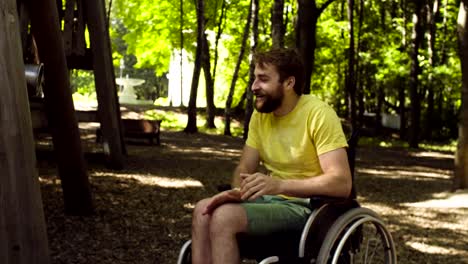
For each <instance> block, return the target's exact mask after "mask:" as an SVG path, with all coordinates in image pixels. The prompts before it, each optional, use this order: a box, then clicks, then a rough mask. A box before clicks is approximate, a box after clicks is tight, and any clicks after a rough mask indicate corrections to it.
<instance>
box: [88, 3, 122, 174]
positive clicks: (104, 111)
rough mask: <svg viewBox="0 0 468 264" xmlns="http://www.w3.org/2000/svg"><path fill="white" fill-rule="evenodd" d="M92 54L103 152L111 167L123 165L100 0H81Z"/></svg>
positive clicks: (113, 85)
mask: <svg viewBox="0 0 468 264" xmlns="http://www.w3.org/2000/svg"><path fill="white" fill-rule="evenodd" d="M83 4H84V8H85V14H86V17H87V24H88V29H89V34H90V42H91V49H92V51H93V68H94V82H95V84H96V94H97V99H98V115H99V120H100V122H101V129H102V134H103V139H104V141H103V144H104V152H105V154H106V156H107V158H108V162H109V165H110V166H111V167H112V168H115V169H120V168H123V165H124V153H125V144H124V143H123V142H124V141H123V134H122V123H121V115H120V105H119V101H118V97H117V87H116V85H115V74H114V66H113V63H112V52H111V47H110V39H109V31H108V28H107V25H106V19H105V14H106V12H105V6H104V1H103V0H83Z"/></svg>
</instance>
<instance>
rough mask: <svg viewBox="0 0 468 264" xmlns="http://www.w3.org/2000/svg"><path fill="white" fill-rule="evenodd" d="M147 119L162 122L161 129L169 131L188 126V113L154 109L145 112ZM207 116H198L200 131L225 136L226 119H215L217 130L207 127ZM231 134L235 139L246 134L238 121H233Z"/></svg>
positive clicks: (199, 114)
mask: <svg viewBox="0 0 468 264" xmlns="http://www.w3.org/2000/svg"><path fill="white" fill-rule="evenodd" d="M144 117H145V119H150V120H162V122H161V127H162V128H163V129H165V130H169V131H182V130H184V128H185V127H186V126H187V113H183V112H180V111H170V110H164V111H163V110H157V109H152V110H148V111H145V113H144ZM205 120H206V114H204V113H198V114H197V128H198V131H199V132H201V133H205V134H210V135H223V134H224V118H222V117H219V116H217V117H216V118H215V126H216V128H207V127H206V126H205V123H206V122H205ZM231 133H232V135H233V136H234V137H241V136H242V135H243V133H244V128H243V124H242V123H240V122H239V121H237V120H231Z"/></svg>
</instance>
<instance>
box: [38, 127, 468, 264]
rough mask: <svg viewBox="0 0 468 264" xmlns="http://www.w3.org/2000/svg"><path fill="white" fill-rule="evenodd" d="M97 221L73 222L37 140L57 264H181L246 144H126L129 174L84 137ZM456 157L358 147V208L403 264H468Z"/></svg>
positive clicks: (465, 196)
mask: <svg viewBox="0 0 468 264" xmlns="http://www.w3.org/2000/svg"><path fill="white" fill-rule="evenodd" d="M82 136H83V139H84V141H83V142H84V151H85V157H86V161H87V165H88V171H89V179H90V182H91V188H92V193H93V201H94V207H95V214H94V215H92V216H87V217H79V216H67V215H65V214H64V212H63V211H64V210H63V208H64V205H63V197H62V190H61V187H60V180H59V179H58V176H57V170H56V164H55V162H54V159H53V154H52V151H51V147H50V145H51V144H50V139H48V138H42V139H40V140H38V141H37V146H36V147H37V150H38V151H37V159H38V171H39V176H40V182H41V188H42V199H43V202H44V203H43V204H44V211H45V217H46V224H47V231H48V239H49V248H50V253H51V259H52V263H53V264H58V263H67V264H68V263H100V264H106V263H109V264H110V263H114V264H115V263H142V264H146V263H148V264H150V263H161V264H166V263H167V264H169V263H175V262H176V259H177V256H178V252H179V249H180V247H181V246H182V244H183V243H184V241H186V240H187V239H189V234H190V225H191V224H190V223H191V212H192V209H193V206H194V203H195V202H196V201H197V200H199V199H201V198H203V197H206V196H208V195H212V194H214V193H215V192H216V186H217V185H219V184H222V183H226V182H229V181H230V177H231V172H232V170H233V169H234V167H235V165H236V163H237V162H238V159H239V156H240V153H241V148H242V145H243V141H242V139H240V138H232V137H226V136H219V135H208V134H193V135H192V134H185V133H182V132H170V131H162V132H161V145H160V146H151V145H147V144H145V142H134V143H138V144H128V145H127V151H128V158H127V163H126V166H125V169H124V170H118V171H117V170H111V169H108V168H106V166H105V165H104V160H103V154H102V153H103V150H102V148H101V146H100V145H97V144H95V143H94V136H93V134H88V133H83V135H82ZM452 171H453V153H448V152H437V151H424V150H408V149H404V148H395V147H393V148H384V147H370V146H363V145H360V146H359V147H358V149H357V158H356V180H355V181H356V186H357V190H358V194H359V196H358V200H359V201H360V203H361V204H362V205H363V206H365V207H368V208H371V209H373V210H375V211H376V212H378V213H379V214H380V215H381V216H382V218H383V220H384V221H385V223H386V224H387V227H388V228H389V229H390V231H391V233H392V235H393V238H394V240H395V243H396V249H397V252H398V259H399V262H400V263H418V264H420V263H457V264H458V263H468V250H467V244H468V240H467V238H468V193H467V192H460V193H450V192H449V190H450V187H451V177H452V176H451V175H452Z"/></svg>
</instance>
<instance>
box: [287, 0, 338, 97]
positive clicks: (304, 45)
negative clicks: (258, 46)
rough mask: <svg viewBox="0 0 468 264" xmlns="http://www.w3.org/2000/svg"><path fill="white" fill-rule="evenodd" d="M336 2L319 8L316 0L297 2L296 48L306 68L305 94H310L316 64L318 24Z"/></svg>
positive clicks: (328, 1) (324, 4)
mask: <svg viewBox="0 0 468 264" xmlns="http://www.w3.org/2000/svg"><path fill="white" fill-rule="evenodd" d="M333 1H335V0H327V1H326V2H325V3H323V4H322V6H321V7H317V4H316V1H315V0H297V5H298V8H297V9H298V10H297V22H296V30H295V31H296V48H297V49H298V51H299V54H301V57H302V58H303V62H304V67H305V85H304V93H306V94H308V93H310V81H311V77H312V72H313V70H314V63H315V48H316V47H317V39H316V32H317V22H318V19H319V17H320V15H321V14H322V12H323V11H324V10H325V9H326V8H327V7H328V6H329V5H330V4H331V3H333Z"/></svg>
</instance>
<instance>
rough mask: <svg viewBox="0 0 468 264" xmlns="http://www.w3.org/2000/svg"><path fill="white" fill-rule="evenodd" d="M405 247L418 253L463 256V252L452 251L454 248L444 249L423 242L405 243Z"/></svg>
mask: <svg viewBox="0 0 468 264" xmlns="http://www.w3.org/2000/svg"><path fill="white" fill-rule="evenodd" d="M405 244H406V245H407V246H409V247H411V248H413V249H415V250H417V251H420V252H422V253H426V254H442V255H460V254H464V251H462V250H458V249H454V248H445V247H439V246H436V245H430V244H427V243H424V242H417V241H407V242H406V243H405Z"/></svg>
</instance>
